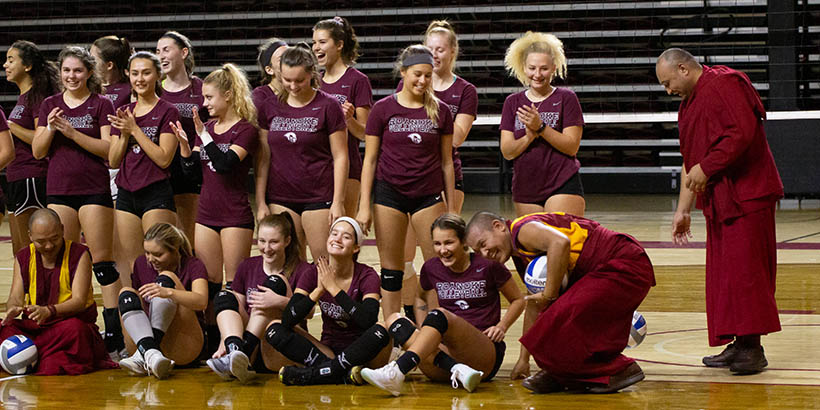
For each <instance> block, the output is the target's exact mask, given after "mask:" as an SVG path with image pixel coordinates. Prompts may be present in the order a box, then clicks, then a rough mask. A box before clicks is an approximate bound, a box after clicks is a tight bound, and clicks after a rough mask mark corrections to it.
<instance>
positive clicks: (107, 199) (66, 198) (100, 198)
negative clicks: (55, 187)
mask: <svg viewBox="0 0 820 410" xmlns="http://www.w3.org/2000/svg"><path fill="white" fill-rule="evenodd" d="M46 202H48V203H49V205H50V204H54V205H64V206H67V207H70V208H72V209H74V210H75V211H78V212H79V211H80V208H82V207H83V206H85V205H100V206H104V207H106V208H113V207H114V201H112V200H111V194H109V193H107V192H106V193H104V194H91V195H48V196H46Z"/></svg>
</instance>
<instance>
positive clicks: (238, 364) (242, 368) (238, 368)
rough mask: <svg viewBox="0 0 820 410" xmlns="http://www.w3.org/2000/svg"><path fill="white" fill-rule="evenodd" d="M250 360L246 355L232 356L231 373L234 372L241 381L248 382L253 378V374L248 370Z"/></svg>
mask: <svg viewBox="0 0 820 410" xmlns="http://www.w3.org/2000/svg"><path fill="white" fill-rule="evenodd" d="M249 364H250V361H249V360H248V356H245V355H232V356H231V374H233V375H234V376H235V377H236V378H237V379H239V382H240V383H247V382H249V381H251V380H252V379H253V375H252V374H251V372H250V371H249V370H248V365H249Z"/></svg>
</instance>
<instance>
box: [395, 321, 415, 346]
mask: <svg viewBox="0 0 820 410" xmlns="http://www.w3.org/2000/svg"><path fill="white" fill-rule="evenodd" d="M415 331H416V326H415V325H414V324H413V322H411V321H410V319H408V318H406V317H402V318H399V319H397V320H396V321H395V322H393V324H392V325H390V330H389V332H390V336H392V337H393V344H394V345H396V346H403V345H404V344H405V343H407V341H408V340H410V336H413V332H415Z"/></svg>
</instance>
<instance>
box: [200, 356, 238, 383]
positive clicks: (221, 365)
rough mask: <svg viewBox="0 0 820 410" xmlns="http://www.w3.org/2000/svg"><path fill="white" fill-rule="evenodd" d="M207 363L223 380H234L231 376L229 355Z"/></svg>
mask: <svg viewBox="0 0 820 410" xmlns="http://www.w3.org/2000/svg"><path fill="white" fill-rule="evenodd" d="M205 363H207V364H208V367H210V368H211V370H213V371H214V373H216V375H217V376H219V378H221V379H222V380H231V379H232V378H233V375H232V374H231V359H230V357H228V355H224V356H222V357H217V358H216V359H208V360H206V361H205Z"/></svg>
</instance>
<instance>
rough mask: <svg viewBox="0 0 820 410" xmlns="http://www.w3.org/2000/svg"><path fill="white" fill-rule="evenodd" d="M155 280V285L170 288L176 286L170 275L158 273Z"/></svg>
mask: <svg viewBox="0 0 820 410" xmlns="http://www.w3.org/2000/svg"><path fill="white" fill-rule="evenodd" d="M155 282H156V283H157V285H160V286H162V287H163V288H171V289H173V288H175V287H176V286H177V284H176V283H174V280H173V279H171V277H170V276H167V275H159V276H157V280H156V281H155Z"/></svg>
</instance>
